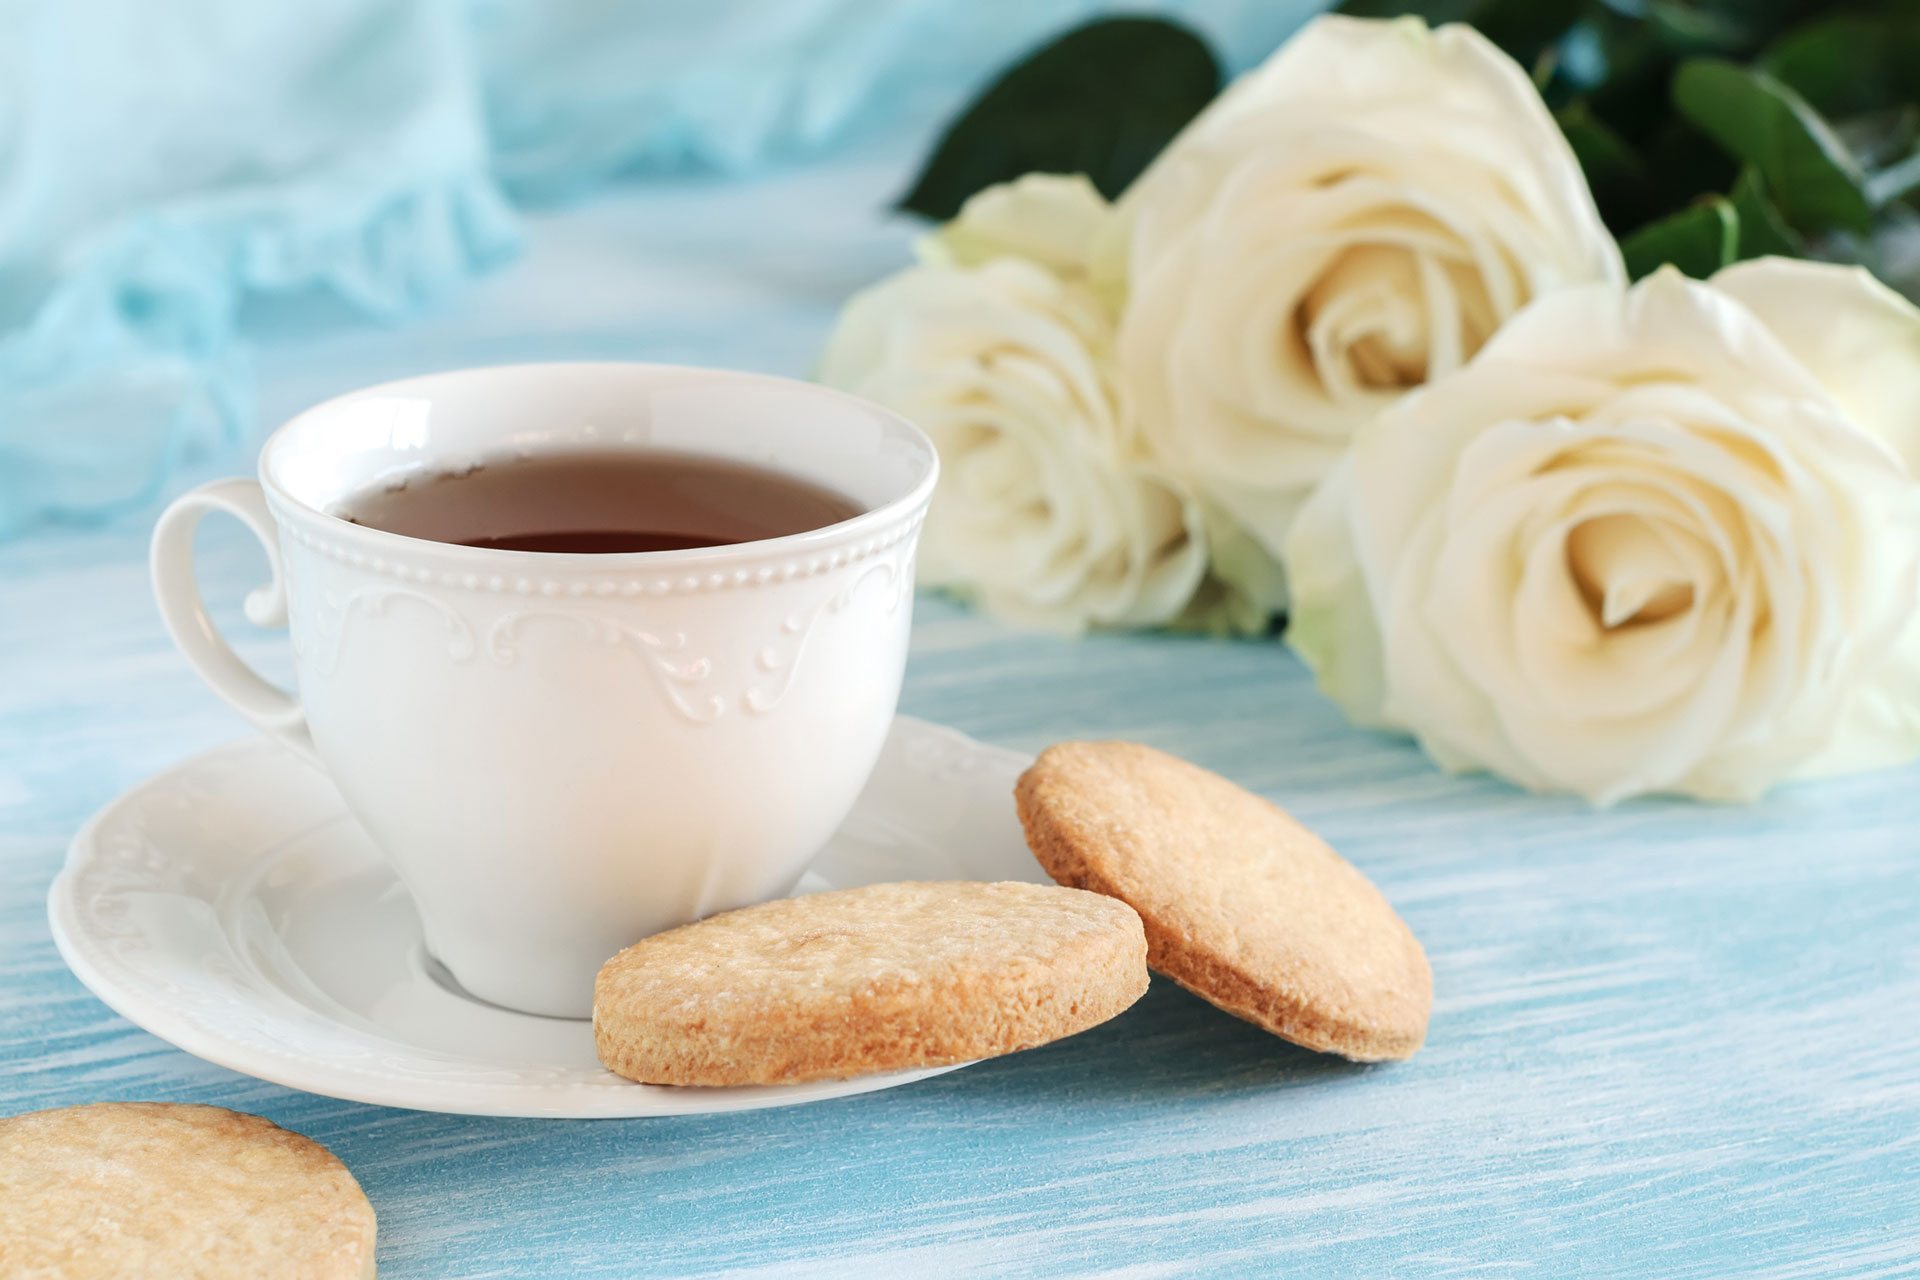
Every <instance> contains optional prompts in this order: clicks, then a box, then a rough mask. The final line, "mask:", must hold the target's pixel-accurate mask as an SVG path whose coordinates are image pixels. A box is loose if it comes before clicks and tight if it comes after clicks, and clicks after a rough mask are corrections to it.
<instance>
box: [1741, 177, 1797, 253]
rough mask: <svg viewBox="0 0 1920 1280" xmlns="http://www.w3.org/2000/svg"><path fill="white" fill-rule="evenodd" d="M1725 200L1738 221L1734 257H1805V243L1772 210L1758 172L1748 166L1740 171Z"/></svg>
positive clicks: (1776, 212)
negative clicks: (1737, 240) (1731, 205)
mask: <svg viewBox="0 0 1920 1280" xmlns="http://www.w3.org/2000/svg"><path fill="white" fill-rule="evenodd" d="M1727 198H1728V199H1729V200H1731V201H1732V202H1733V209H1734V213H1735V214H1737V215H1738V217H1739V219H1740V247H1739V253H1738V255H1737V256H1738V257H1740V258H1764V257H1766V256H1767V255H1769V254H1777V255H1779V256H1781V257H1785V258H1804V257H1806V256H1807V242H1806V240H1805V239H1803V238H1802V237H1801V235H1800V233H1799V232H1797V231H1795V230H1794V229H1793V228H1792V227H1790V226H1788V225H1787V220H1786V219H1785V218H1783V217H1781V216H1780V210H1779V209H1777V208H1775V207H1774V203H1773V197H1772V196H1770V195H1768V194H1767V186H1766V183H1765V182H1764V181H1762V180H1761V177H1760V171H1759V170H1757V169H1754V168H1752V167H1748V168H1746V169H1743V170H1741V171H1740V180H1739V181H1738V182H1736V183H1734V184H1733V192H1732V194H1731V195H1729V196H1728V197H1727Z"/></svg>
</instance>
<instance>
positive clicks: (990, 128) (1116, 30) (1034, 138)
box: [900, 18, 1220, 219]
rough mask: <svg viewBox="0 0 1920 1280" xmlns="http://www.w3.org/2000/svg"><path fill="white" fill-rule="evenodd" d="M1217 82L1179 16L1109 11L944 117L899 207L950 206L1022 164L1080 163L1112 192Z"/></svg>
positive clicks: (1049, 168)
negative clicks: (1175, 19) (954, 115)
mask: <svg viewBox="0 0 1920 1280" xmlns="http://www.w3.org/2000/svg"><path fill="white" fill-rule="evenodd" d="M1219 90H1220V64H1219V63H1218V62H1217V61H1216V60H1215V58H1214V56H1213V52H1212V50H1210V49H1208V48H1207V46H1206V44H1205V43H1203V42H1202V41H1201V39H1200V38H1199V37H1198V36H1196V35H1194V34H1193V33H1192V32H1191V31H1189V30H1187V29H1186V28H1185V27H1181V26H1177V25H1175V24H1174V23H1171V22H1163V21H1160V20H1158V19H1151V18H1112V19H1106V20H1103V21H1097V22H1092V23H1089V24H1087V25H1086V26H1083V27H1079V28H1077V29H1076V30H1073V31H1070V32H1068V33H1067V34H1066V35H1064V36H1061V37H1060V38H1059V39H1058V40H1055V41H1054V42H1053V43H1051V44H1049V45H1047V46H1045V47H1044V48H1042V49H1040V50H1039V51H1038V52H1036V53H1034V54H1032V55H1030V56H1029V57H1027V58H1026V59H1025V60H1024V61H1022V62H1020V63H1018V64H1016V65H1015V66H1013V67H1012V68H1011V69H1009V70H1008V71H1007V72H1006V73H1005V74H1004V75H1002V76H1001V77H1000V79H999V80H998V81H997V82H996V83H995V84H994V85H993V87H992V88H990V89H988V90H987V91H986V93H984V94H982V95H981V96H980V97H979V99H977V100H976V101H975V102H974V104H973V105H972V106H971V107H968V108H967V110H966V111H965V112H963V113H962V114H961V116H960V117H959V118H958V119H957V120H955V121H954V122H953V123H952V124H951V125H949V126H948V127H947V131H946V133H945V134H944V136H942V137H941V139H940V142H939V145H937V146H936V147H935V148H934V151H933V155H932V156H931V157H929V159H928V160H927V163H926V167H925V168H924V169H922V170H921V172H920V176H919V177H918V178H916V179H915V180H914V184H913V188H912V190H910V191H909V192H908V193H907V194H906V195H905V196H904V197H902V199H901V201H900V207H901V208H902V209H907V210H911V211H912V212H914V213H920V214H924V215H926V216H927V217H929V218H938V219H946V218H951V217H952V216H953V215H954V214H956V213H958V212H959V211H960V206H961V205H962V204H964V203H965V202H966V199H967V197H968V196H971V195H973V194H974V193H975V192H977V191H980V190H981V189H983V188H985V187H990V186H992V185H993V184H994V183H996V182H1005V181H1008V180H1010V179H1013V178H1017V177H1019V176H1020V175H1021V174H1023V173H1033V172H1043V173H1084V174H1086V175H1087V177H1088V178H1090V179H1091V180H1092V181H1093V184H1094V186H1096V187H1098V188H1099V189H1100V190H1101V191H1102V192H1103V193H1104V194H1106V195H1107V196H1108V197H1113V196H1117V195H1119V194H1120V192H1121V191H1122V190H1124V189H1125V187H1126V185H1127V184H1128V183H1129V182H1132V181H1133V179H1134V178H1135V177H1137V176H1138V175H1139V173H1140V171H1141V170H1142V169H1144V168H1146V167H1147V165H1148V164H1149V163H1150V162H1151V161H1152V160H1153V158H1154V157H1155V156H1156V155H1158V154H1159V153H1160V151H1161V149H1162V148H1164V147H1165V146H1166V144H1167V143H1168V142H1169V141H1171V140H1172V138H1173V136H1174V134H1176V133H1178V132H1180V130H1181V128H1182V127H1183V126H1184V125H1185V124H1186V123H1187V121H1189V120H1191V119H1193V117H1194V116H1196V115H1198V114H1199V112H1200V109H1201V108H1202V107H1204V106H1206V105H1207V103H1209V102H1211V101H1212V100H1213V97H1214V95H1215V94H1216V93H1218V92H1219Z"/></svg>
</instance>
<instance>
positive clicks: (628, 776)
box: [153, 364, 938, 1016]
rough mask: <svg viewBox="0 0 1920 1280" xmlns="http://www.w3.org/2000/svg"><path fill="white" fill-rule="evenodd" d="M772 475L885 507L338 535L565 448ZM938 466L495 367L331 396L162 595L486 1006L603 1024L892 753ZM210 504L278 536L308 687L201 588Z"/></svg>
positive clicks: (614, 378)
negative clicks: (822, 522) (215, 523)
mask: <svg viewBox="0 0 1920 1280" xmlns="http://www.w3.org/2000/svg"><path fill="white" fill-rule="evenodd" d="M629 448H630V449H634V450H659V451H673V452H676V453H682V454H686V453H692V454H700V455H705V456H709V457H715V458H721V459H727V460H732V461H738V462H745V463H753V464H757V465H759V466H763V467H771V468H773V469H774V470H776V471H779V472H783V473H786V474H789V475H792V476H795V477H798V478H800V479H803V480H809V481H812V482H814V483H816V484H819V485H823V486H825V487H827V488H829V489H832V490H834V491H836V492H839V493H841V494H844V495H845V496H847V497H848V498H850V499H851V500H852V501H853V502H855V503H856V504H858V505H859V506H860V507H861V508H862V514H860V515H857V516H855V517H853V518H851V519H848V520H844V521H842V522H841V523H838V524H833V525H829V526H827V527H825V528H822V529H818V530H814V531H812V532H809V533H800V534H795V535H792V536H789V537H782V538H773V539H768V540H766V541H761V542H749V543H741V544H738V545H732V546H721V547H712V548H701V549H696V550H688V551H652V552H636V553H627V554H612V555H594V554H566V553H551V552H526V551H507V550H497V549H489V548H475V547H466V546H458V545H451V544H447V543H439V542H429V541H425V540H422V539H418V538H410V537H404V536H401V535H399V534H394V533H387V532H383V531H381V530H378V529H372V528H366V527H363V526H360V525H356V524H353V523H351V522H349V521H347V520H345V519H342V518H340V517H339V516H337V515H334V514H330V513H331V512H333V511H334V510H336V509H338V508H339V506H340V504H342V503H343V502H344V501H345V500H347V499H348V498H350V497H351V496H353V495H354V494H356V493H358V492H363V491H365V490H366V489H368V488H369V487H371V486H375V485H381V484H386V483H390V482H391V481H393V480H395V479H397V478H398V477H400V476H402V475H406V474H410V473H415V472H418V473H423V474H431V473H436V472H446V471H459V470H462V469H465V468H469V467H471V466H473V465H474V464H476V463H480V462H483V461H486V460H492V459H500V458H512V457H516V456H525V455H528V454H536V453H546V452H558V451H564V450H569V449H574V450H580V449H592V450H594V451H596V452H598V451H604V450H607V449H629ZM937 467H938V463H937V461H936V458H935V454H934V450H933V446H932V445H931V444H930V443H929V442H928V441H927V439H926V437H925V436H923V435H921V434H920V433H919V432H918V431H917V430H915V429H914V428H913V427H912V426H910V425H908V424H907V423H906V422H905V421H903V420H901V419H900V418H898V417H896V416H895V415H893V414H891V413H888V412H887V411H885V410H883V409H880V408H877V407H875V406H873V405H871V404H868V403H866V402H864V401H861V400H858V399H855V398H853V397H851V396H847V395H843V394H841V393H839V392H835V391H830V390H827V389H825V388H822V387H817V386H812V385H809V384H806V383H801V382H792V381H788V380H785V379H780V378H769V377H760V376H755V375H748V374H738V373H720V372H711V371H705V370H698V369H677V368H670V367H664V366H650V365H638V364H547V365H522V366H506V367H501V368H492V369H474V370H467V371H464V372H458V373H444V374H437V375H433V376H430V377H423V378H414V379H410V380H407V381H404V382H394V383H389V384H387V385H385V386H380V387H373V388H371V389H368V390H365V391H359V392H355V393H353V394H351V395H347V396H343V397H341V398H340V399H337V400H331V401H328V402H327V403H325V404H323V405H320V406H319V407H317V408H314V409H309V410H308V411H307V412H305V413H303V414H301V415H300V416H299V417H297V418H294V419H293V420H292V421H291V422H289V423H287V424H286V425H285V426H283V427H281V428H280V429H279V430H278V431H277V432H275V433H274V435H273V437H272V438H271V439H269V440H268V441H267V444H266V446H265V448H264V449H263V450H262V452H261V455H260V481H259V483H257V484H256V483H255V482H254V481H251V480H239V479H235V480H221V481H216V482H214V483H212V484H209V485H206V486H204V487H202V488H200V489H196V490H195V491H193V492H192V493H189V494H186V495H185V496H184V497H182V498H180V499H179V500H178V501H177V502H175V503H174V504H173V505H172V506H171V507H169V508H168V509H167V512H166V514H165V515H163V516H162V517H161V519H160V523H159V525H158V526H157V527H156V529H155V530H154V536H153V578H154V587H155V591H156V593H157V594H158V596H159V600H160V609H161V613H162V614H163V616H164V617H165V619H166V624H167V628H168V630H169V631H170V632H171V633H172V635H173V638H174V641H175V643H177V644H178V645H179V646H180V648H181V650H182V651H183V652H185V654H186V655H187V657H188V658H189V659H190V660H191V661H192V662H193V664H194V666H195V667H197V668H198V669H199V671H200V674H201V675H202V676H203V677H204V678H205V679H206V681H207V683H208V684H210V685H212V686H213V689H214V691H215V692H216V693H218V694H220V695H221V696H222V697H223V698H225V699H226V700H227V701H228V702H230V703H232V704H233V705H234V706H235V707H236V708H238V709H239V711H240V713H241V714H242V715H244V716H245V717H246V718H247V719H248V720H250V721H252V722H253V723H254V724H255V725H257V726H258V727H259V728H261V729H263V730H265V731H266V732H267V733H269V734H271V735H273V736H275V737H276V738H279V739H280V740H281V741H283V742H285V743H287V744H288V745H289V746H291V747H292V748H294V749H295V750H296V751H298V752H300V753H302V754H303V755H306V756H307V757H308V758H310V759H313V760H315V761H316V762H317V763H318V764H319V765H320V766H321V767H322V768H324V769H325V770H326V771H327V773H328V774H330V775H331V776H332V778H333V780H334V782H335V783H337V784H338V785H339V788H340V791H341V793H342V794H343V795H344V796H345V797H346V801H347V804H348V806H349V807H350V808H351V809H352V810H353V812H354V814H355V815H356V816H357V817H358V818H359V820H360V821H361V823H362V824H364V825H365V827H366V829H367V830H368V831H369V832H370V833H371V834H372V836H373V838H374V839H375V840H376V841H377V842H378V843H379V845H380V846H381V848H382V849H384V850H385V851H386V853H387V855H388V856H389V857H390V858H391V859H392V860H393V863H394V866H395V868H396V869H397V871H398V873H399V875H400V877H401V879H402V880H403V881H404V882H405V883H406V886H407V888H408V889H409V891H411V893H412V894H413V898H414V901H415V903H416V905H417V906H418V908H419V911H420V917H421V924H422V925H423V927H424V929H425V934H426V939H427V945H428V947H429V948H430V949H431V951H432V952H433V954H434V956H435V957H437V958H438V959H439V960H440V962H441V963H443V964H444V965H445V966H446V967H447V969H448V970H450V971H451V972H452V974H453V975H454V977H455V978H457V979H458V980H459V982H460V983H461V984H462V985H463V986H465V987H466V988H467V989H468V990H469V991H471V992H473V993H474V994H475V995H477V996H480V997H481V998H483V999H486V1000H491V1001H494V1002H496V1003H498V1004H502V1005H506V1006H509V1007H511V1008H515V1009H524V1010H528V1011H531V1012H537V1013H545V1014H553V1015H560V1016H584V1015H585V1014H587V1013H588V1012H589V1011H590V1009H591V1006H592V995H593V978H594V974H595V972H596V971H597V970H598V969H599V967H600V965H601V964H602V963H603V962H604V961H605V960H606V959H607V958H608V957H609V956H611V955H612V954H613V953H614V952H615V951H618V950H619V949H620V948H622V947H624V946H626V945H627V944H629V943H631V942H633V941H635V940H636V939H638V938H640V937H643V936H645V935H646V934H649V933H653V932H656V931H658V930H661V929H665V928H669V927H671V926H673V925H677V924H682V923H685V922H687V921H690V920H695V919H698V918H700V917H702V916H705V915H709V914H711V913H713V912H715V911H721V910H725V909H728V908H731V907H738V906H743V905H746V904H748V903H752V902H758V901H762V900H765V899H767V898H771V897H776V896H778V895H781V894H784V893H786V892H787V891H788V890H790V889H791V888H792V887H793V885H794V884H795V882H796V881H798V880H799V878H800V876H801V875H802V874H803V873H804V872H805V870H806V867H807V864H808V862H809V861H810V860H811V859H812V858H813V856H814V854H815V852H816V851H818V850H819V848H820V847H821V845H822V844H824V843H825V841H826V840H827V838H828V836H829V835H831V834H832V832H833V830H834V828H835V827H836V826H837V825H838V824H839V823H840V822H841V821H842V820H843V819H844V818H845V817H846V815H847V812H848V810H849V809H850V808H851V807H852V805H853V801H854V798H855V796H856V795H857V794H858V792H859V790H860V788H861V785H862V784H863V783H864V782H865V781H866V778H867V775H868V773H869V772H870V771H871V770H872V768H873V765H874V762H875V760H876V759H877V757H878V755H879V751H880V746H881V743H882V741H883V739H884V738H885V737H886V734H887V730H888V726H889V724H890V723H891V721H892V717H893V712H894V705H895V702H896V700H897V699H898V697H899V692H900V679H901V674H902V671H903V669H904V667H905V664H906V653H907V633H908V626H909V623H910V620H911V613H912V602H913V596H912V590H913V552H914V543H915V540H916V538H917V537H918V534H919V530H920V524H921V520H922V519H923V517H924V516H925V514H926V508H927V501H928V498H929V497H930V496H931V494H932V492H933V485H934V479H935V475H936V472H937ZM209 511H225V512H228V513H230V514H232V515H235V516H238V517H239V518H240V519H241V520H242V521H244V522H245V523H246V524H247V525H248V526H249V527H251V528H252V530H253V532H254V533H255V534H256V535H257V536H258V537H259V538H260V540H261V541H262V542H263V543H264V544H265V545H266V548H267V554H268V556H269V558H270V559H271V561H272V565H273V580H272V582H271V583H270V584H269V585H268V586H266V587H263V588H261V589H260V590H258V591H256V592H254V593H253V594H252V595H251V596H250V597H249V598H248V600H247V617H248V618H249V619H250V620H251V621H253V622H255V623H258V624H261V625H267V626H272V625H282V624H284V625H287V626H289V627H290V628H291V634H292V640H293V649H294V655H295V669H296V674H297V678H298V684H299V697H298V698H297V699H296V698H295V697H293V696H292V695H290V694H288V693H286V692H284V691H282V690H281V689H279V688H276V687H275V686H274V685H272V684H269V683H268V682H267V681H265V680H263V679H262V678H261V677H260V676H259V675H258V674H256V673H255V672H254V671H252V670H251V669H250V668H248V667H247V666H246V665H245V664H243V663H242V662H241V661H240V660H239V658H238V657H237V656H235V654H234V653H233V651H232V650H231V649H230V648H228V647H227V645H226V644H225V642H223V641H222V640H221V639H220V638H219V636H218V634H217V633H216V632H215V630H214V628H213V625H212V623H211V622H210V621H209V619H208V617H207V614H206V610H205V609H204V608H203V606H202V604H201V601H200V595H199V591H198V589H197V587H196V586H195V582H194V574H193V565H192V555H193V533H194V528H195V526H196V525H197V524H198V523H199V521H200V519H201V517H202V516H204V515H205V514H206V513H207V512H209Z"/></svg>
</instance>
